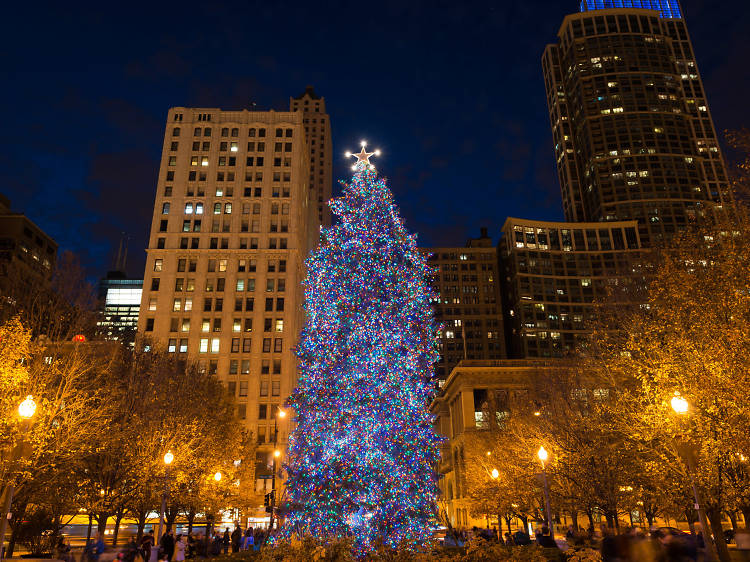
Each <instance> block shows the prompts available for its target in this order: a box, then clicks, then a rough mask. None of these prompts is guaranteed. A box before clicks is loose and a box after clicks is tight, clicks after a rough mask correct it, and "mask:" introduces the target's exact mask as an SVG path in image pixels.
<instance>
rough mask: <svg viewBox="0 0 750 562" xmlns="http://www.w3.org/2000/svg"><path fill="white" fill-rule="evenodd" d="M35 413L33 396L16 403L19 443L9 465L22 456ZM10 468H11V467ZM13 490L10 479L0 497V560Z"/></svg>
mask: <svg viewBox="0 0 750 562" xmlns="http://www.w3.org/2000/svg"><path fill="white" fill-rule="evenodd" d="M35 413H36V402H35V401H34V397H33V396H32V395H31V394H29V395H28V396H26V398H25V399H24V400H23V401H22V402H21V403H20V404H19V405H18V417H19V418H21V443H20V444H18V445H16V447H14V448H13V451H12V453H11V467H12V466H13V464H15V462H16V461H17V460H18V459H20V458H22V457H23V456H24V454H23V453H24V451H23V441H24V440H25V438H26V435H27V434H28V432H29V429H30V427H31V421H30V420H31V418H33V417H34V414H35ZM11 470H12V468H11ZM13 492H15V482H14V481H13V480H11V482H10V483H9V484H8V485H7V486H5V489H4V490H3V493H2V495H0V497H3V498H4V501H3V511H2V520H0V561H1V560H3V558H5V544H4V543H5V531H6V529H7V526H8V516H9V515H10V506H11V505H12V504H13Z"/></svg>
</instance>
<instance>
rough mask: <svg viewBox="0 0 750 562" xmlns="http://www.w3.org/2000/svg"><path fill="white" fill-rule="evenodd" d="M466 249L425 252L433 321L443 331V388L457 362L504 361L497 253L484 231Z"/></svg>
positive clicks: (440, 368) (437, 367)
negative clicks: (434, 298)
mask: <svg viewBox="0 0 750 562" xmlns="http://www.w3.org/2000/svg"><path fill="white" fill-rule="evenodd" d="M480 233H481V235H480V236H479V238H470V239H469V240H468V241H467V242H466V246H465V247H464V248H428V249H426V250H425V251H426V252H428V253H429V254H430V257H429V264H430V266H432V267H433V268H434V275H433V279H432V288H433V289H434V290H435V293H437V295H438V296H437V301H436V302H435V303H434V307H435V318H436V319H437V321H438V322H439V323H440V324H441V326H442V331H441V334H440V342H439V346H440V359H439V361H438V363H437V364H436V365H435V375H436V377H437V379H438V384H442V382H444V381H445V379H447V378H448V375H450V373H451V370H453V367H455V366H456V364H458V362H459V361H462V360H466V359H504V358H505V338H504V337H503V322H502V311H501V307H500V278H499V277H500V275H499V271H498V261H497V249H496V248H495V247H494V246H493V245H492V239H491V238H490V237H489V236H487V229H486V228H482V229H481V231H480Z"/></svg>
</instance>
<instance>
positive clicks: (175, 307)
mask: <svg viewBox="0 0 750 562" xmlns="http://www.w3.org/2000/svg"><path fill="white" fill-rule="evenodd" d="M181 308H182V300H181V299H174V301H173V302H172V310H180V309H181Z"/></svg>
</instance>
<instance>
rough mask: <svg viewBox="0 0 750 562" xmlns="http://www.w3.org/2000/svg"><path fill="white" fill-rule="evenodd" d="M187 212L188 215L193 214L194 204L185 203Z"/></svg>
mask: <svg viewBox="0 0 750 562" xmlns="http://www.w3.org/2000/svg"><path fill="white" fill-rule="evenodd" d="M185 214H186V215H192V214H193V204H192V203H185Z"/></svg>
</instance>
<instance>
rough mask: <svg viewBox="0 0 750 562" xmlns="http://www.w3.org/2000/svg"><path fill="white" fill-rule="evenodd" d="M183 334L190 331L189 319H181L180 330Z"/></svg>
mask: <svg viewBox="0 0 750 562" xmlns="http://www.w3.org/2000/svg"><path fill="white" fill-rule="evenodd" d="M181 330H182V331H183V332H189V331H190V318H183V319H182V329H181Z"/></svg>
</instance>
